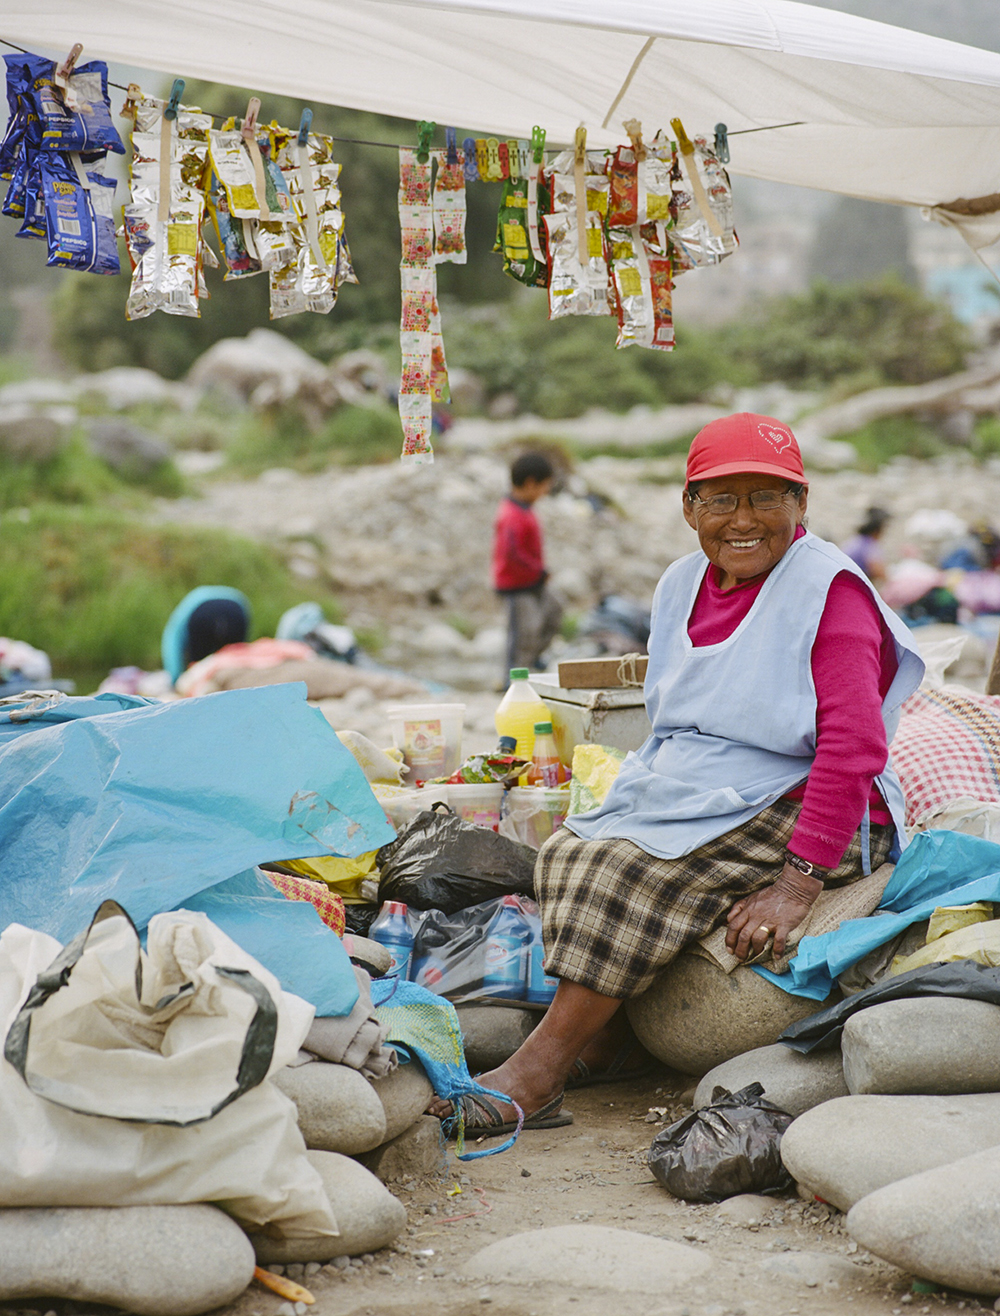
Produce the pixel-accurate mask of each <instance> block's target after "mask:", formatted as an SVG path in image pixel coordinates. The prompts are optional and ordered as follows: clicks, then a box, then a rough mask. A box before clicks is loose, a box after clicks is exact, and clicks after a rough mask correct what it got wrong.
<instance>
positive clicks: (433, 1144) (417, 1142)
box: [358, 1115, 446, 1183]
mask: <svg viewBox="0 0 1000 1316" xmlns="http://www.w3.org/2000/svg"><path fill="white" fill-rule="evenodd" d="M358 1159H359V1160H360V1161H361V1164H362V1165H364V1166H365V1167H366V1169H369V1170H371V1172H372V1174H375V1175H377V1176H378V1177H379V1178H380V1179H381V1180H382V1182H383V1183H390V1182H391V1181H392V1180H394V1179H402V1178H403V1177H404V1176H405V1175H412V1176H413V1178H414V1179H425V1178H426V1177H427V1176H428V1175H430V1174H433V1173H434V1172H435V1170H438V1169H442V1168H443V1167H444V1165H445V1161H446V1151H445V1145H444V1143H443V1141H442V1137H441V1121H440V1120H439V1119H436V1118H435V1117H434V1116H433V1115H421V1116H420V1117H419V1119H418V1120H417V1122H416V1123H415V1124H411V1125H410V1127H409V1128H408V1129H406V1130H404V1132H403V1133H401V1134H400V1135H399V1137H398V1138H393V1140H392V1142H386V1143H383V1144H382V1146H381V1147H376V1148H375V1150H374V1151H370V1152H368V1153H367V1154H366V1155H364V1156H360V1157H359V1158H358Z"/></svg>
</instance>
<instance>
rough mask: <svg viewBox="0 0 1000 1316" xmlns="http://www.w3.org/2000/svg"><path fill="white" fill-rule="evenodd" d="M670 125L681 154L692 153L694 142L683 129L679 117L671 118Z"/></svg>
mask: <svg viewBox="0 0 1000 1316" xmlns="http://www.w3.org/2000/svg"><path fill="white" fill-rule="evenodd" d="M670 126H671V128H673V130H674V136H675V137H676V138H677V145H678V146H679V147H680V152H681V155H694V142H692V141H691V139H690V138H689V137H688V135H687V133H686V132H685V131H684V125H683V124H682V123H681V121H680V119H671V120H670Z"/></svg>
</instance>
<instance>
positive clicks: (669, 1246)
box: [462, 1225, 715, 1297]
mask: <svg viewBox="0 0 1000 1316" xmlns="http://www.w3.org/2000/svg"><path fill="white" fill-rule="evenodd" d="M713 1264H715V1263H714V1262H713V1260H712V1258H711V1257H709V1256H708V1255H706V1253H704V1252H699V1251H698V1250H697V1249H696V1248H693V1247H688V1246H687V1244H685V1243H672V1242H670V1241H669V1240H667V1239H665V1238H654V1237H653V1236H652V1235H651V1234H640V1233H633V1232H632V1231H631V1230H628V1229H609V1228H607V1227H605V1226H604V1225H556V1226H555V1227H554V1228H552V1229H532V1230H530V1231H529V1232H527V1233H524V1234H513V1235H511V1236H510V1237H509V1238H502V1239H500V1240H499V1241H498V1242H496V1243H491V1244H490V1245H489V1247H484V1248H483V1249H482V1250H481V1251H479V1252H477V1253H476V1254H475V1255H474V1256H472V1257H470V1258H469V1260H468V1261H467V1262H466V1263H465V1265H464V1266H463V1267H462V1273H463V1274H465V1275H466V1276H468V1277H469V1278H470V1279H474V1280H491V1281H493V1282H495V1283H498V1284H558V1285H560V1286H562V1287H566V1288H573V1289H611V1290H614V1291H616V1292H619V1293H654V1294H656V1295H657V1296H659V1297H664V1296H667V1295H669V1294H670V1293H671V1292H672V1291H673V1290H674V1289H677V1288H679V1287H680V1286H681V1285H683V1284H685V1283H687V1281H688V1280H691V1279H694V1278H695V1277H696V1276H698V1275H701V1274H703V1273H704V1272H705V1271H706V1270H707V1269H708V1268H709V1267H710V1266H712V1265H713Z"/></svg>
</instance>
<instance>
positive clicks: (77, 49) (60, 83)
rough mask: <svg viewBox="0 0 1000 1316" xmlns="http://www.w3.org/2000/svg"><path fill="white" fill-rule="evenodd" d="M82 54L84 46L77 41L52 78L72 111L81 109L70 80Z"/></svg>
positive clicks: (58, 65)
mask: <svg viewBox="0 0 1000 1316" xmlns="http://www.w3.org/2000/svg"><path fill="white" fill-rule="evenodd" d="M82 54H83V45H82V43H81V42H79V41H77V42H76V44H75V45H74V46H73V49H72V50H71V51H70V52H69V54H68V55H67V56H66V58H65V59H64V60H63V62H62V63H61V64H57V65H56V70H55V73H54V74H53V77H52V81H53V83H54V84H55V86H56V87H57V88H58V90H59V92H60V94H61V96H62V98H63V104H64V105H65V106H66V108H67V109H70V110H75V109H78V108H79V99H78V97H77V96H76V94H75V92H74V91H73V88H72V87H71V86H70V82H69V80H70V76H71V74H72V72H73V66H74V65H75V64H76V61H77V60H78V59H79V58H80V56H81V55H82Z"/></svg>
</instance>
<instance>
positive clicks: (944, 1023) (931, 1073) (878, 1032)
mask: <svg viewBox="0 0 1000 1316" xmlns="http://www.w3.org/2000/svg"><path fill="white" fill-rule="evenodd" d="M841 1047H842V1050H843V1055H844V1077H845V1079H846V1080H847V1086H848V1088H849V1089H850V1091H851V1092H914V1093H924V1092H931V1093H952V1092H1000V1006H996V1005H990V1004H989V1002H987V1001H964V1000H962V999H960V998H959V997H946V996H940V997H926V996H921V997H919V998H916V999H912V1000H905V1001H886V1002H884V1003H883V1004H882V1005H873V1006H870V1007H869V1008H868V1009H867V1010H859V1011H858V1013H857V1014H855V1015H853V1016H852V1017H851V1018H850V1019H848V1021H847V1024H846V1025H845V1027H844V1035H843V1039H842V1043H841Z"/></svg>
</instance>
